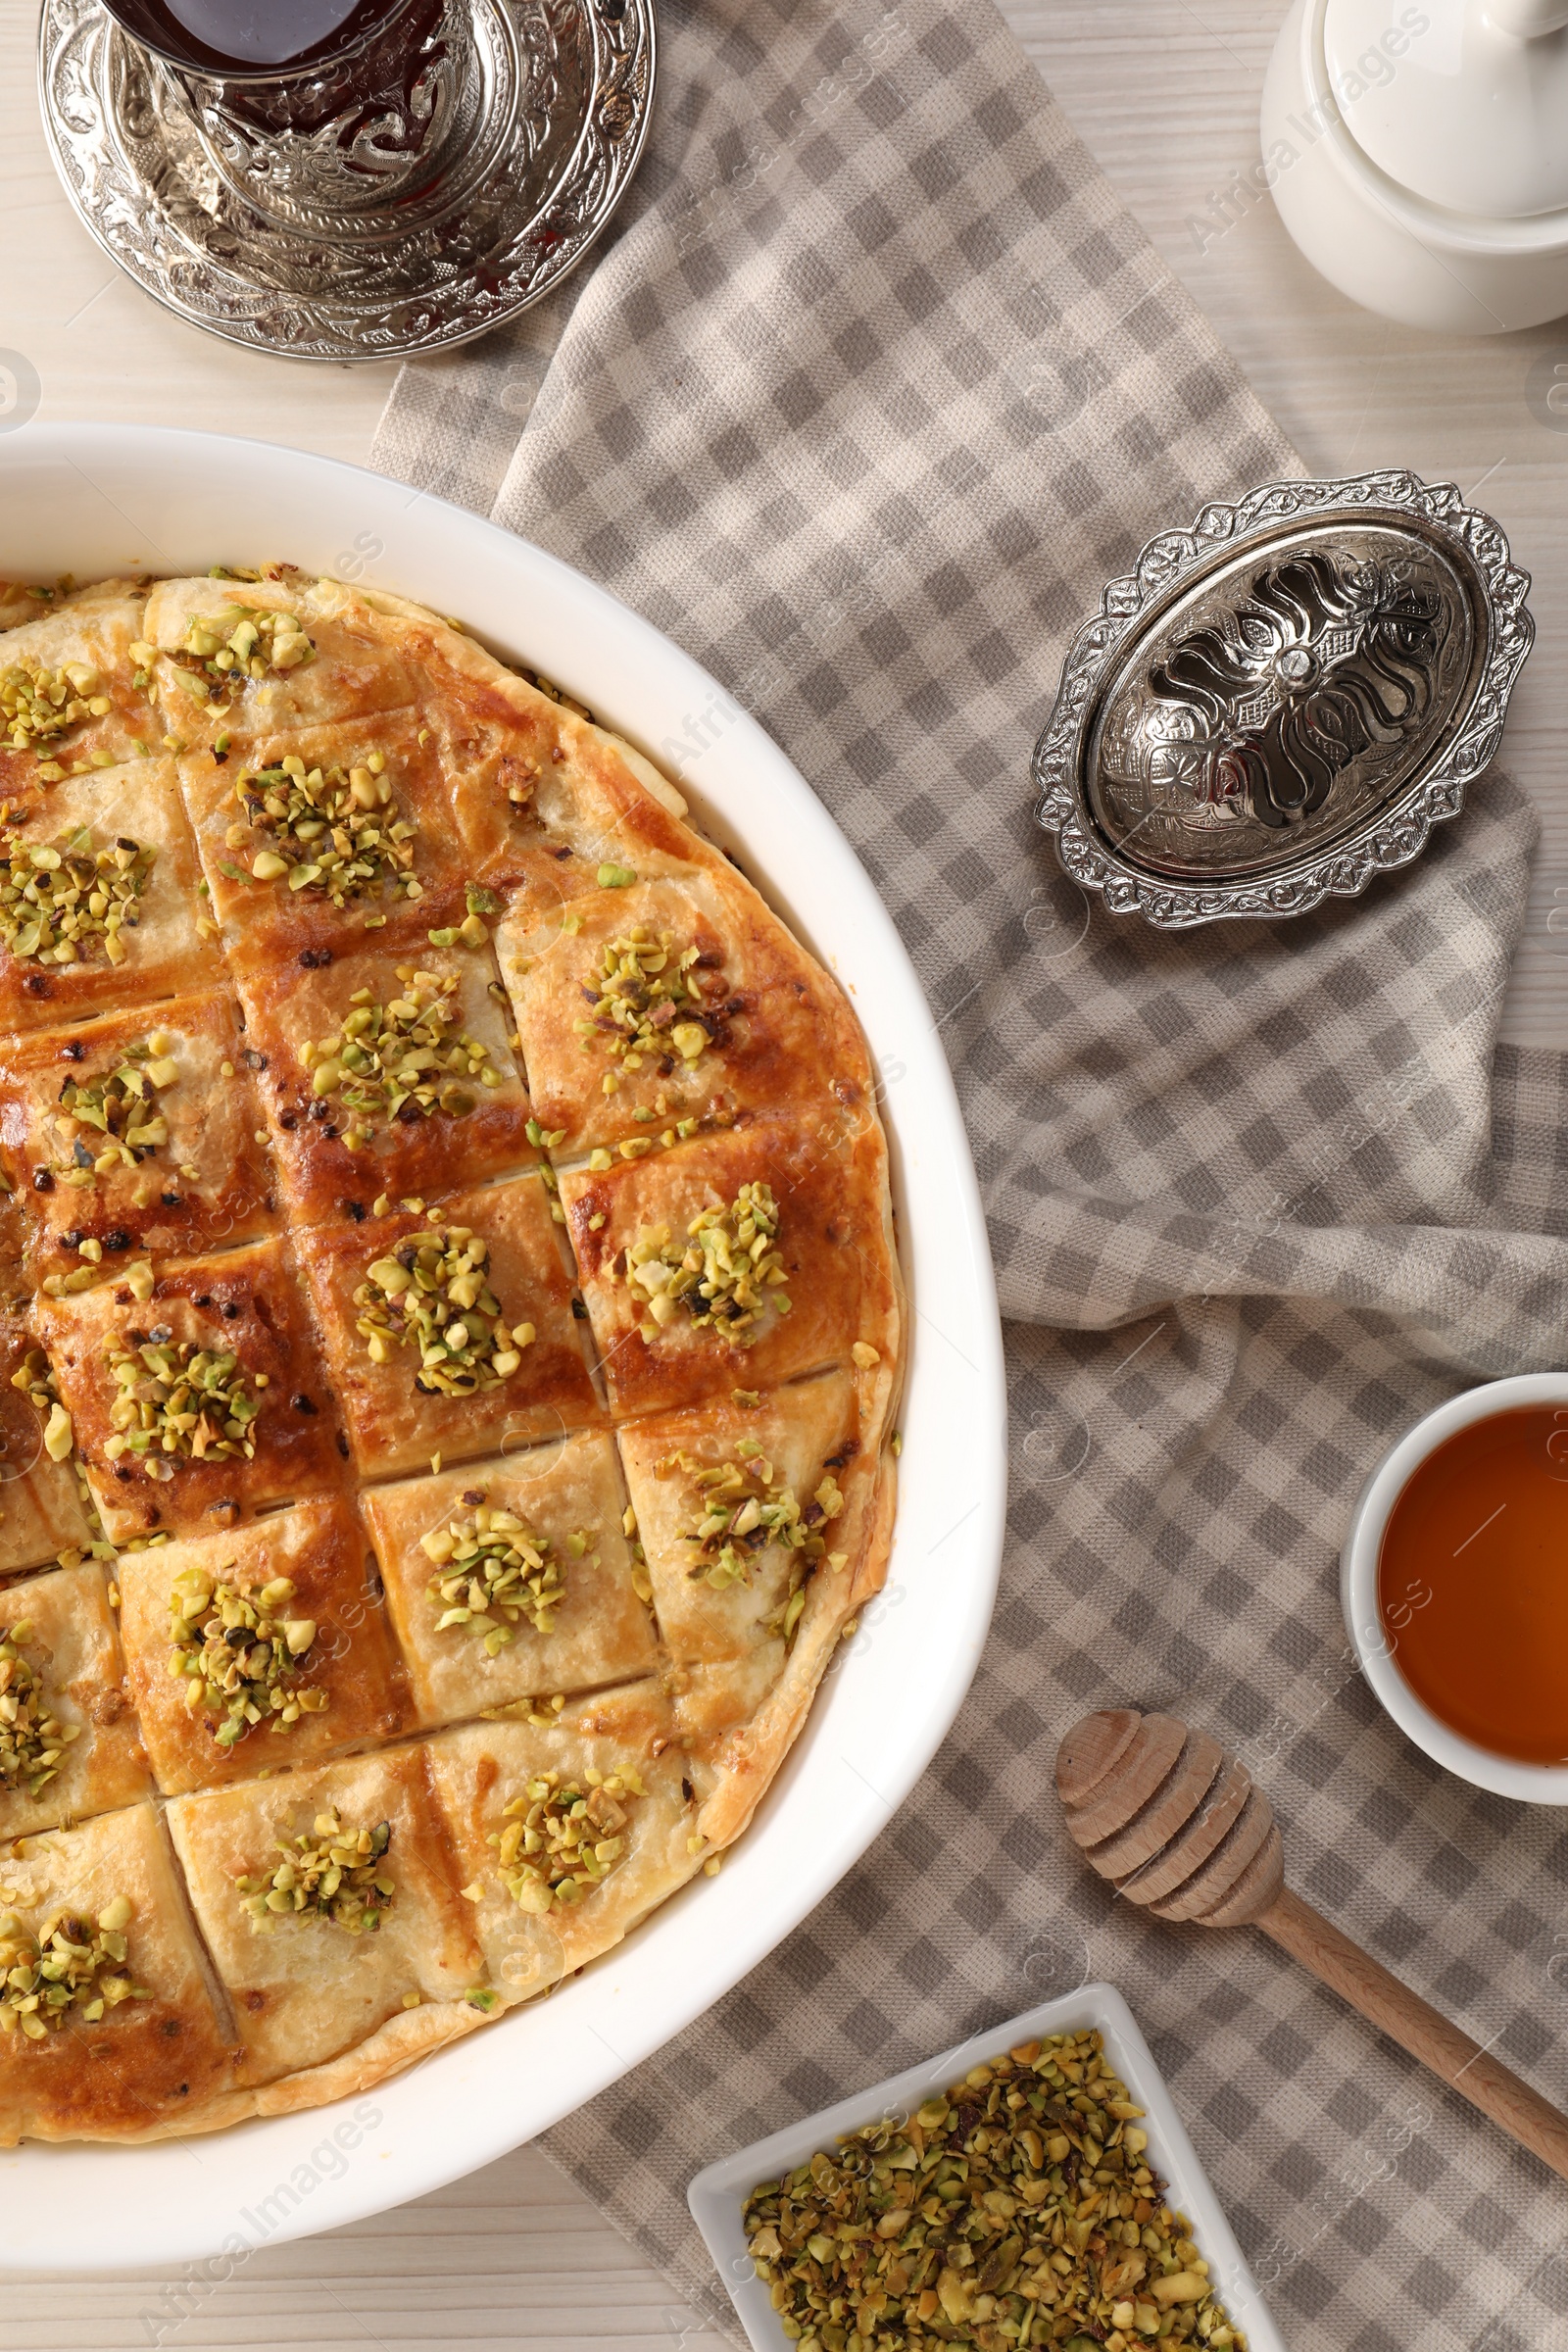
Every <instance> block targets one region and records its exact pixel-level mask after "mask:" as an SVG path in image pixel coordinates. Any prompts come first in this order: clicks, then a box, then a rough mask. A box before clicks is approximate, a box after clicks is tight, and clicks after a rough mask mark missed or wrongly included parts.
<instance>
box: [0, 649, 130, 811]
mask: <svg viewBox="0 0 1568 2352" xmlns="http://www.w3.org/2000/svg"><path fill="white" fill-rule="evenodd" d="M98 687H99V681H98V673H97V671H96V670H95V669H93V668H92V667H91V665H90V664H89V663H88V662H66V663H65V664H64V666H63V667H62V668H59V669H40V668H36V667H34V666H33V665H32V664H31V663H24V662H9V663H7V664H6V665H5V666H4V667H3V668H0V735H3V736H4V738H5V740H6V741H7V743H8V745H9V748H10V749H11V750H12V751H14V752H28V751H30V752H36V754H37V756H38V758H39V760H41V761H42V762H43V764H42V766H41V767H40V769H39V771H38V772H39V774H40V775H41V776H43V778H44V779H45V781H46V782H48V783H56V782H58V780H59V778H60V777H61V776H63V775H64V774H65V772H66V771H65V769H64V767H63V766H61V764H60V763H59V761H58V760H55V758H54V752H55V750H56V749H57V748H58V745H59V739H60V738H61V737H62V736H64V735H65V734H67V733H68V732H69V731H70V729H71V728H72V727H74V726H76V725H78V724H79V723H80V722H81V720H83V719H85V718H104V717H107V715H108V713H109V711H111V709H112V708H113V705H112V704H111V702H110V700H109V697H108V695H107V694H101V693H100V692H99V690H98ZM110 764H111V760H110V756H109V754H108V753H107V752H105V753H100V754H99V756H98V758H97V759H96V760H81V761H78V762H76V763H75V766H76V772H77V773H78V774H79V773H80V772H82V770H83V769H85V768H88V767H108V766H109V765H110Z"/></svg>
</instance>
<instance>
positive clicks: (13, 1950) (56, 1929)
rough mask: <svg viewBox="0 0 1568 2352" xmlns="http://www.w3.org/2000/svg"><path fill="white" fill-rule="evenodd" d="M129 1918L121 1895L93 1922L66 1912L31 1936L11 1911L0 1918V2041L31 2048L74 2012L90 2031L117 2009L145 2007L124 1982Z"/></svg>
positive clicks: (143, 1993)
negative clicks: (18, 2036)
mask: <svg viewBox="0 0 1568 2352" xmlns="http://www.w3.org/2000/svg"><path fill="white" fill-rule="evenodd" d="M131 1918H132V1912H131V1907H130V1905H129V1903H128V1902H127V1901H126V1900H125V1897H124V1896H123V1894H120V1895H116V1897H115V1898H114V1900H113V1901H112V1902H111V1903H109V1904H108V1905H107V1906H106V1907H105V1909H104V1910H102V1911H100V1912H99V1914H98V1917H97V1920H96V1921H92V1920H87V1919H83V1918H81V1917H79V1916H78V1914H77V1913H75V1912H74V1911H68V1910H66V1909H64V1908H63V1907H62V1908H61V1909H58V1910H54V1911H50V1912H48V1913H47V1914H46V1915H45V1917H44V1918H43V1919H42V1920H40V1922H39V1923H38V1930H37V1933H36V1935H34V1934H33V1933H32V1931H31V1930H30V1929H29V1928H28V1927H27V1926H26V1924H25V1921H24V1920H23V1919H22V1918H21V1917H20V1915H19V1914H18V1913H17V1912H15V1911H0V2034H15V2033H17V2032H19V2031H20V2032H21V2033H22V2034H24V2035H25V2037H26V2039H27V2040H28V2041H42V2040H43V2039H44V2038H45V2037H46V2035H48V2034H53V2033H57V2032H58V2031H59V2029H60V2027H61V2026H63V2025H64V2024H65V2022H66V2019H67V2017H68V2016H69V2015H70V2014H71V2012H72V2011H74V2012H75V2015H76V2017H77V2019H79V2021H80V2022H81V2023H82V2024H83V2025H88V2026H95V2025H96V2024H97V2023H98V2021H99V2019H100V2018H101V2017H102V2016H103V2014H104V2011H105V2010H106V2009H116V2008H118V2007H119V2005H120V2003H121V2002H122V2001H145V2000H147V1999H148V1998H149V1997H150V1996H149V1994H148V1990H147V1987H146V1985H138V1984H136V1983H135V1982H134V1981H133V1980H132V1979H131V1978H130V1977H128V1976H127V1975H126V1974H125V1957H126V1951H127V1945H126V1942H125V1930H126V1928H127V1927H128V1926H129V1925H130V1921H131Z"/></svg>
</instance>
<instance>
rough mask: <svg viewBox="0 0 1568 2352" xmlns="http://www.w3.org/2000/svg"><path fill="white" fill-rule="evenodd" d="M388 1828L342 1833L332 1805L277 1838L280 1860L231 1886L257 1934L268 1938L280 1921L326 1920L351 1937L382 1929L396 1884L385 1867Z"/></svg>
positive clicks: (381, 1825)
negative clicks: (296, 1831) (305, 1826)
mask: <svg viewBox="0 0 1568 2352" xmlns="http://www.w3.org/2000/svg"><path fill="white" fill-rule="evenodd" d="M391 1842H392V1825H391V1823H390V1822H386V1821H378V1822H377V1823H376V1824H375V1826H374V1828H373V1829H358V1830H356V1829H345V1828H344V1826H343V1822H342V1820H341V1818H340V1816H339V1814H338V1811H337V1808H336V1807H335V1806H334V1807H333V1808H332V1809H331V1810H330V1811H329V1812H326V1813H319V1814H318V1815H317V1817H316V1822H315V1825H314V1827H313V1828H312V1829H310V1830H307V1831H303V1832H302V1833H301V1834H300V1836H299V1837H297V1838H288V1839H284V1838H279V1839H278V1840H277V1851H278V1852H279V1853H280V1854H281V1855H282V1857H283V1859H282V1860H281V1862H279V1864H278V1866H277V1868H276V1869H275V1870H274V1871H273V1872H272V1873H271V1874H270V1876H269V1877H266V1878H239V1879H236V1880H235V1881H234V1885H235V1887H236V1888H237V1889H238V1891H239V1895H240V1898H241V1901H240V1907H241V1909H242V1910H245V1911H248V1912H249V1913H250V1920H251V1927H252V1929H253V1931H254V1932H255V1933H256V1934H257V1935H259V1936H266V1935H270V1933H271V1931H272V1929H273V1928H275V1927H276V1925H277V1923H278V1921H279V1920H280V1919H297V1918H298V1917H299V1915H300V1914H301V1913H302V1912H309V1913H310V1915H311V1917H312V1918H313V1919H325V1920H330V1921H331V1923H332V1925H333V1926H334V1927H337V1928H346V1929H347V1931H348V1933H349V1934H350V1935H351V1936H363V1935H365V1934H366V1933H367V1932H373V1931H374V1930H375V1929H377V1928H378V1927H379V1926H380V1925H381V1921H382V1918H383V1917H384V1915H385V1914H386V1913H387V1912H388V1911H390V1910H391V1908H392V1898H393V1896H394V1895H395V1893H396V1892H397V1883H396V1881H395V1880H394V1879H393V1877H392V1875H391V1873H390V1871H389V1870H388V1868H387V1865H386V1851H387V1847H388V1846H389V1845H390V1844H391Z"/></svg>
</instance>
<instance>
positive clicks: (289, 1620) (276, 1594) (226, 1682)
mask: <svg viewBox="0 0 1568 2352" xmlns="http://www.w3.org/2000/svg"><path fill="white" fill-rule="evenodd" d="M293 1598H294V1587H293V1585H292V1583H291V1582H290V1580H289V1579H288V1578H287V1577H286V1576H279V1577H274V1578H273V1579H272V1581H271V1583H270V1584H268V1585H263V1586H262V1588H261V1590H260V1591H259V1592H257V1593H242V1592H240V1591H238V1590H237V1589H236V1588H235V1587H234V1586H233V1585H230V1584H228V1583H226V1582H225V1581H224V1578H223V1576H222V1575H220V1576H219V1577H218V1578H216V1579H215V1578H213V1577H210V1576H208V1575H207V1574H206V1573H205V1572H204V1571H203V1570H202V1569H200V1568H185V1569H182V1570H181V1571H180V1573H179V1575H178V1576H176V1577H175V1579H174V1581H173V1585H172V1589H171V1592H170V1596H169V1609H170V1625H169V1630H170V1635H171V1639H172V1648H171V1650H170V1653H169V1671H170V1673H171V1674H172V1675H173V1676H174V1677H175V1678H176V1680H180V1679H182V1680H183V1681H184V1684H185V1704H186V1706H187V1707H188V1708H189V1709H190V1711H191V1713H192V1714H194V1713H195V1712H196V1709H197V1708H198V1707H204V1708H205V1709H206V1711H207V1713H208V1714H209V1715H216V1716H217V1717H219V1718H220V1721H219V1724H218V1729H217V1733H216V1735H215V1737H216V1738H217V1740H218V1744H219V1746H220V1747H232V1746H233V1745H234V1742H235V1741H236V1740H243V1739H244V1738H245V1736H246V1734H247V1733H248V1732H250V1731H251V1730H253V1729H254V1727H255V1726H256V1725H257V1724H259V1723H268V1725H269V1729H270V1731H272V1732H282V1731H287V1730H288V1728H289V1727H290V1725H292V1724H295V1723H297V1722H298V1721H299V1719H300V1717H301V1716H302V1715H319V1714H322V1713H323V1712H324V1711H325V1709H326V1707H327V1706H328V1705H329V1704H330V1694H329V1693H328V1692H327V1691H322V1690H319V1689H316V1688H313V1687H312V1686H311V1685H309V1684H307V1683H305V1682H303V1681H302V1679H301V1670H300V1662H301V1661H302V1660H303V1659H304V1658H305V1656H306V1654H307V1652H308V1651H309V1650H310V1648H311V1646H312V1644H313V1643H314V1642H315V1640H316V1632H317V1628H316V1621H315V1619H314V1618H311V1617H290V1616H288V1615H287V1614H286V1611H287V1608H288V1604H289V1602H290V1601H291V1600H292V1599H293Z"/></svg>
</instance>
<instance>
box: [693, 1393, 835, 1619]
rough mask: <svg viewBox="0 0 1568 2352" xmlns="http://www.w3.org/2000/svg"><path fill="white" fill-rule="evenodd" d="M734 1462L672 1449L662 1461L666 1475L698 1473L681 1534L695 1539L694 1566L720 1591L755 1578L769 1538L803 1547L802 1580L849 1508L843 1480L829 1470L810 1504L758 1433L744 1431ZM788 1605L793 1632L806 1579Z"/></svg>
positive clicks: (697, 1573) (793, 1548)
mask: <svg viewBox="0 0 1568 2352" xmlns="http://www.w3.org/2000/svg"><path fill="white" fill-rule="evenodd" d="M735 1451H736V1453H737V1455H738V1456H739V1457H740V1458H739V1459H738V1460H737V1461H733V1462H718V1463H716V1464H710V1463H706V1462H701V1461H698V1460H697V1459H695V1458H694V1456H693V1455H691V1454H689V1453H668V1454H665V1455H664V1457H663V1459H662V1461H661V1462H660V1463H659V1464H658V1465H657V1470H656V1475H657V1476H659V1477H660V1478H669V1477H672V1476H673V1475H674V1474H675V1473H676V1472H677V1471H678V1472H680V1473H681V1474H682V1475H683V1476H684V1477H686V1478H688V1479H690V1480H691V1482H692V1485H693V1487H694V1489H695V1490H696V1492H695V1495H694V1497H693V1499H694V1501H695V1503H696V1506H697V1507H696V1514H695V1516H694V1518H693V1519H692V1522H691V1524H690V1525H689V1526H688V1527H687V1528H686V1529H685V1530H684V1531H683V1532H682V1534H681V1536H680V1537H679V1539H678V1541H679V1542H680V1543H681V1544H683V1545H685V1546H686V1547H687V1551H688V1555H689V1556H688V1564H687V1569H686V1573H687V1575H688V1576H691V1577H701V1578H702V1579H703V1581H704V1583H705V1584H708V1585H711V1587H712V1589H713V1591H714V1592H715V1593H722V1592H723V1591H724V1590H725V1588H726V1587H727V1586H729V1585H743V1584H746V1583H749V1582H750V1579H751V1575H752V1571H753V1569H754V1567H755V1566H756V1562H757V1556H758V1554H759V1553H760V1552H762V1551H765V1550H766V1548H767V1546H768V1544H783V1545H784V1546H785V1548H786V1549H787V1550H789V1551H792V1552H796V1553H798V1554H799V1566H800V1569H801V1572H802V1573H801V1580H800V1581H804V1577H805V1574H806V1573H807V1572H808V1571H809V1569H810V1568H812V1567H814V1565H815V1564H816V1562H817V1561H818V1560H819V1559H821V1557H822V1556H823V1554H824V1552H825V1551H826V1550H827V1543H826V1539H825V1538H824V1536H823V1534H822V1530H823V1528H824V1527H826V1526H827V1524H828V1522H829V1520H832V1519H836V1518H837V1517H838V1516H839V1513H840V1512H841V1511H842V1510H843V1508H844V1496H843V1495H842V1494H841V1492H840V1490H839V1485H838V1481H837V1480H836V1479H835V1477H834V1476H833V1473H832V1471H831V1470H829V1471H828V1472H827V1473H826V1474H825V1476H824V1477H823V1479H822V1482H821V1484H820V1485H819V1486H818V1488H817V1490H816V1493H815V1495H813V1496H812V1498H811V1500H810V1501H809V1503H807V1505H806V1506H805V1508H804V1509H803V1508H802V1506H801V1504H800V1503H799V1501H798V1500H797V1499H796V1495H795V1492H794V1489H793V1488H791V1487H788V1486H786V1485H784V1483H783V1482H782V1480H779V1479H776V1478H775V1477H774V1475H773V1465H772V1463H771V1462H770V1461H769V1460H768V1459H767V1457H766V1455H765V1454H764V1453H763V1451H762V1448H761V1446H760V1445H759V1444H758V1442H757V1440H756V1439H755V1438H742V1439H741V1440H740V1442H739V1444H738V1445H737V1446H736V1448H735ZM790 1597H791V1601H792V1602H793V1603H794V1604H796V1605H795V1606H794V1612H793V1615H791V1614H790V1613H789V1610H788V1609H786V1617H787V1623H786V1625H785V1627H784V1629H783V1630H784V1631H785V1633H786V1634H789V1633H793V1632H794V1630H795V1623H796V1620H797V1619H798V1618H799V1616H800V1613H801V1607H802V1606H804V1603H805V1595H804V1593H802V1592H801V1591H800V1586H799V1582H798V1583H797V1586H796V1589H795V1591H794V1592H793V1593H791V1596H790Z"/></svg>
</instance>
